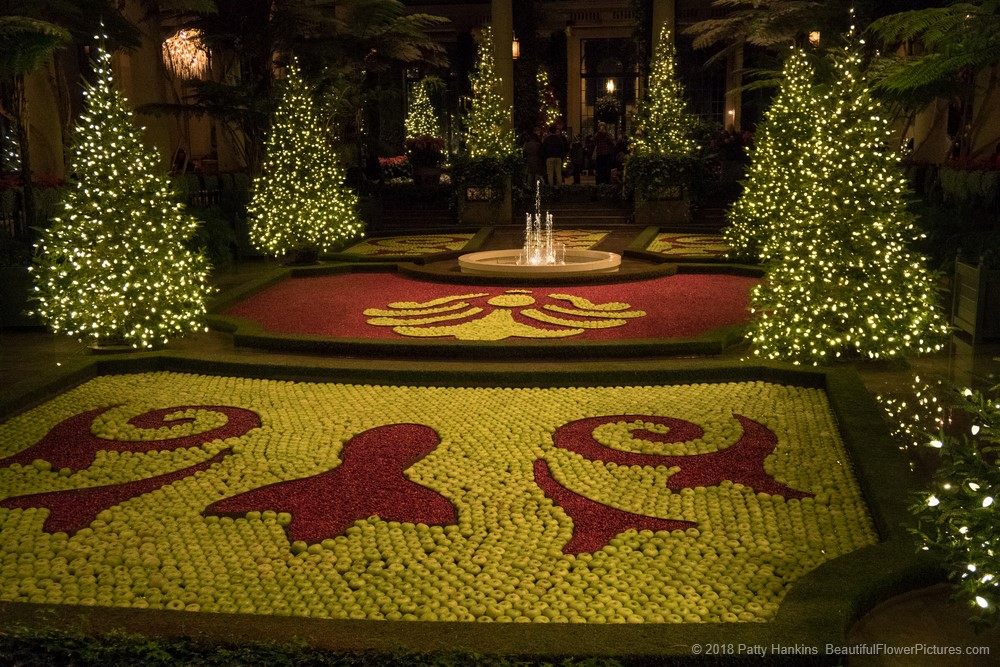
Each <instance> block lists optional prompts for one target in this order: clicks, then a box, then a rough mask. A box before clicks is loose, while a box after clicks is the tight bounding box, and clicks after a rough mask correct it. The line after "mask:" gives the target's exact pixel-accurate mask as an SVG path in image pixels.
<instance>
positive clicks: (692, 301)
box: [226, 273, 758, 344]
mask: <svg viewBox="0 0 1000 667" xmlns="http://www.w3.org/2000/svg"><path fill="white" fill-rule="evenodd" d="M757 282H758V281H757V280H756V279H754V278H746V277H741V276H727V275H707V274H701V275H675V276H669V277H665V278H657V279H655V280H645V281H639V282H634V283H620V284H611V285H591V286H581V287H576V286H573V287H569V286H565V287H556V288H551V287H550V288H543V287H533V288H531V289H505V288H503V287H481V286H476V285H461V286H457V285H449V284H441V283H430V282H422V281H419V280H414V279H411V278H405V277H401V276H397V275H393V274H381V273H380V274H339V275H332V276H321V277H311V278H292V279H288V280H285V281H282V282H280V283H278V284H276V285H274V286H272V287H270V288H268V289H267V290H264V291H263V292H260V293H259V294H255V295H254V296H251V297H249V298H248V299H246V300H245V301H242V302H240V303H238V304H236V305H235V306H233V307H231V308H230V309H229V310H227V311H226V314H227V315H232V316H237V317H242V318H246V319H249V320H252V321H254V322H257V323H258V324H260V325H261V327H262V328H263V329H264V330H265V331H269V332H272V333H286V334H312V335H320V336H329V337H333V338H392V337H399V336H420V337H437V338H445V339H458V340H504V339H509V340H510V342H511V343H515V344H516V343H517V342H518V341H519V340H527V339H545V338H565V337H567V336H573V337H576V338H579V339H586V340H609V339H633V338H659V339H676V338H694V337H697V336H701V335H703V334H706V333H708V332H710V331H712V330H714V329H719V328H721V327H725V326H732V325H738V324H743V323H745V322H747V321H748V318H749V314H748V311H747V306H748V304H749V295H750V290H751V289H752V288H753V286H754V285H756V284H757ZM706 304H710V307H707V306H706Z"/></svg>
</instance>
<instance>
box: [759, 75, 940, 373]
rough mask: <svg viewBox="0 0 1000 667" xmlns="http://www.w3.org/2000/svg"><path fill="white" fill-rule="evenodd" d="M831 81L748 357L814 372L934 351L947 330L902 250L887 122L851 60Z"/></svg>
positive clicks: (910, 223)
mask: <svg viewBox="0 0 1000 667" xmlns="http://www.w3.org/2000/svg"><path fill="white" fill-rule="evenodd" d="M834 71H835V80H834V82H833V84H832V85H831V86H830V89H829V92H828V93H826V94H825V95H824V96H823V97H822V99H820V101H819V108H821V109H823V110H824V113H823V114H821V115H818V116H817V117H816V120H815V125H816V131H815V134H814V135H813V140H812V142H811V146H812V150H810V151H809V152H808V153H807V154H805V155H803V156H802V160H803V163H804V164H809V165H810V170H809V172H808V176H809V177H808V178H805V179H803V183H801V185H800V187H801V188H803V191H802V192H801V195H800V196H801V197H802V198H804V199H805V200H807V201H808V200H811V203H810V205H809V206H808V207H804V206H798V207H796V212H795V215H793V216H791V217H789V218H786V219H782V220H779V221H778V222H779V224H781V225H782V226H783V229H782V230H780V231H778V232H777V234H778V237H779V238H780V239H782V248H781V252H780V253H776V254H778V255H779V258H778V259H777V260H776V261H774V262H772V263H771V265H770V266H769V267H768V272H767V276H766V277H765V280H764V282H763V283H762V284H761V285H760V286H759V287H758V288H757V289H756V290H755V292H754V295H753V309H754V310H755V311H756V312H757V314H758V317H757V319H756V320H755V321H754V329H753V344H754V354H755V355H756V356H759V357H764V358H767V359H781V360H787V361H791V362H793V363H813V364H817V363H824V362H828V361H831V360H833V359H834V358H837V357H841V356H842V355H847V356H852V357H862V358H871V359H881V358H898V357H901V356H904V355H906V354H912V353H921V352H929V351H933V350H936V349H940V347H941V343H942V341H943V339H944V336H945V335H946V333H947V330H948V327H947V323H946V322H945V320H944V317H943V316H942V314H941V312H940V311H939V309H938V308H937V305H936V301H937V299H936V289H935V280H934V277H933V275H932V274H931V273H930V272H929V271H928V270H927V269H926V268H925V263H926V260H925V258H924V257H922V256H921V255H919V254H918V253H916V252H914V251H912V250H910V245H911V244H912V243H913V242H914V241H915V240H917V239H918V238H919V237H920V232H919V231H918V229H917V227H916V225H915V218H914V215H913V214H912V213H911V212H910V211H909V210H908V209H907V203H906V198H907V194H908V192H909V189H908V187H907V183H906V179H905V176H904V174H903V173H902V170H901V168H900V166H899V161H900V154H899V152H898V151H896V150H894V149H893V148H892V146H891V129H890V127H889V119H888V115H887V114H885V113H884V112H883V111H882V110H881V109H880V108H879V107H878V105H877V104H876V102H875V101H874V100H873V99H872V97H871V95H870V91H869V87H868V85H867V83H866V81H865V80H864V76H863V75H862V74H861V67H860V60H859V58H858V57H857V56H854V55H850V56H847V57H844V58H841V59H839V60H837V61H836V62H835V63H834ZM766 252H769V253H770V252H771V251H769V250H766Z"/></svg>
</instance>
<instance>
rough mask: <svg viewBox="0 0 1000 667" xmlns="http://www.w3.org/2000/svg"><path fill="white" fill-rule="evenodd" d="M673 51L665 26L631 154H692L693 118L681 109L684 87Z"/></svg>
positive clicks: (675, 155)
mask: <svg viewBox="0 0 1000 667" xmlns="http://www.w3.org/2000/svg"><path fill="white" fill-rule="evenodd" d="M676 57H677V56H676V49H675V48H674V43H673V40H671V38H670V31H669V30H668V29H667V28H666V27H664V28H663V30H662V31H660V39H659V41H658V42H657V44H656V48H655V49H654V50H653V57H652V59H651V60H650V63H649V86H648V88H647V92H646V97H645V99H643V100H642V102H641V104H640V105H639V110H638V112H637V113H636V121H635V123H636V124H635V136H634V137H633V138H632V146H631V148H632V154H634V155H644V156H645V155H649V156H656V157H685V156H689V155H692V154H693V153H694V151H695V150H696V149H697V147H698V146H697V144H696V143H695V141H694V139H693V138H692V137H691V130H692V126H693V121H694V119H693V118H692V117H691V116H690V115H688V113H687V112H686V111H685V110H684V109H685V106H686V105H687V103H686V102H685V101H684V87H683V86H682V85H681V82H680V80H679V79H678V78H677V76H676V74H675V72H674V61H675V59H676Z"/></svg>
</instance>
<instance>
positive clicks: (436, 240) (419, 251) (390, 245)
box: [343, 234, 473, 257]
mask: <svg viewBox="0 0 1000 667" xmlns="http://www.w3.org/2000/svg"><path fill="white" fill-rule="evenodd" d="M472 236H473V235H472V234H414V235H411V236H387V237H383V238H373V239H365V240H364V241H362V242H360V243H356V244H354V245H352V246H351V247H349V248H347V249H345V250H344V251H343V252H344V254H347V255H363V256H369V257H371V256H377V255H387V256H390V255H404V256H409V255H432V254H435V253H439V252H449V251H454V250H461V249H462V248H464V247H465V245H466V244H467V243H468V242H469V241H470V240H471V239H472Z"/></svg>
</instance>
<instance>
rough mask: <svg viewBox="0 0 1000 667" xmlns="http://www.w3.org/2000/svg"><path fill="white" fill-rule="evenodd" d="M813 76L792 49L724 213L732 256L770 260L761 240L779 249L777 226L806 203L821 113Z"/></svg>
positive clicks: (803, 58)
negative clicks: (744, 172) (739, 185)
mask: <svg viewBox="0 0 1000 667" xmlns="http://www.w3.org/2000/svg"><path fill="white" fill-rule="evenodd" d="M814 75H815V73H814V70H813V67H812V65H811V64H810V63H809V61H808V59H807V57H806V54H805V53H804V52H803V51H801V50H794V51H792V52H791V55H790V56H789V57H788V59H787V60H786V61H785V66H784V69H783V72H782V83H781V88H780V89H779V91H778V94H777V96H776V97H775V98H774V101H773V102H772V103H771V106H770V107H769V108H768V110H767V113H766V114H765V116H764V121H763V122H762V123H761V124H760V125H758V126H757V132H756V136H755V138H754V147H753V148H752V149H751V150H750V166H749V167H748V169H747V175H746V178H745V179H744V180H743V191H742V194H741V195H740V197H739V199H737V200H736V201H735V202H734V203H733V206H732V207H731V208H730V209H729V211H728V212H727V214H726V218H727V220H728V222H729V226H728V227H726V228H725V229H724V230H723V234H724V235H725V237H726V241H727V242H728V243H729V245H730V246H731V247H732V252H731V256H732V257H734V258H738V259H743V260H756V259H757V258H758V257H759V258H761V259H763V260H769V259H774V257H773V256H769V255H762V254H761V251H762V250H763V246H764V245H765V241H768V242H769V243H768V244H767V248H768V250H769V251H770V252H772V253H777V252H779V251H780V248H781V246H782V243H781V241H780V239H779V238H778V237H779V236H780V233H781V231H782V230H783V229H784V228H785V227H786V226H787V225H789V224H793V225H794V221H795V219H796V216H797V215H798V213H797V211H798V209H799V207H806V208H808V207H809V206H810V200H809V199H807V198H805V197H804V196H803V195H805V194H806V193H808V192H809V190H808V187H806V185H805V184H806V181H807V180H808V179H812V178H815V177H814V176H813V174H812V173H811V172H810V168H811V166H812V165H811V164H810V162H811V161H810V160H809V156H810V155H811V152H812V141H813V131H814V129H815V126H816V118H817V116H818V113H819V110H818V107H817V104H816V103H817V97H816V94H815V92H814V91H813V78H814Z"/></svg>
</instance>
